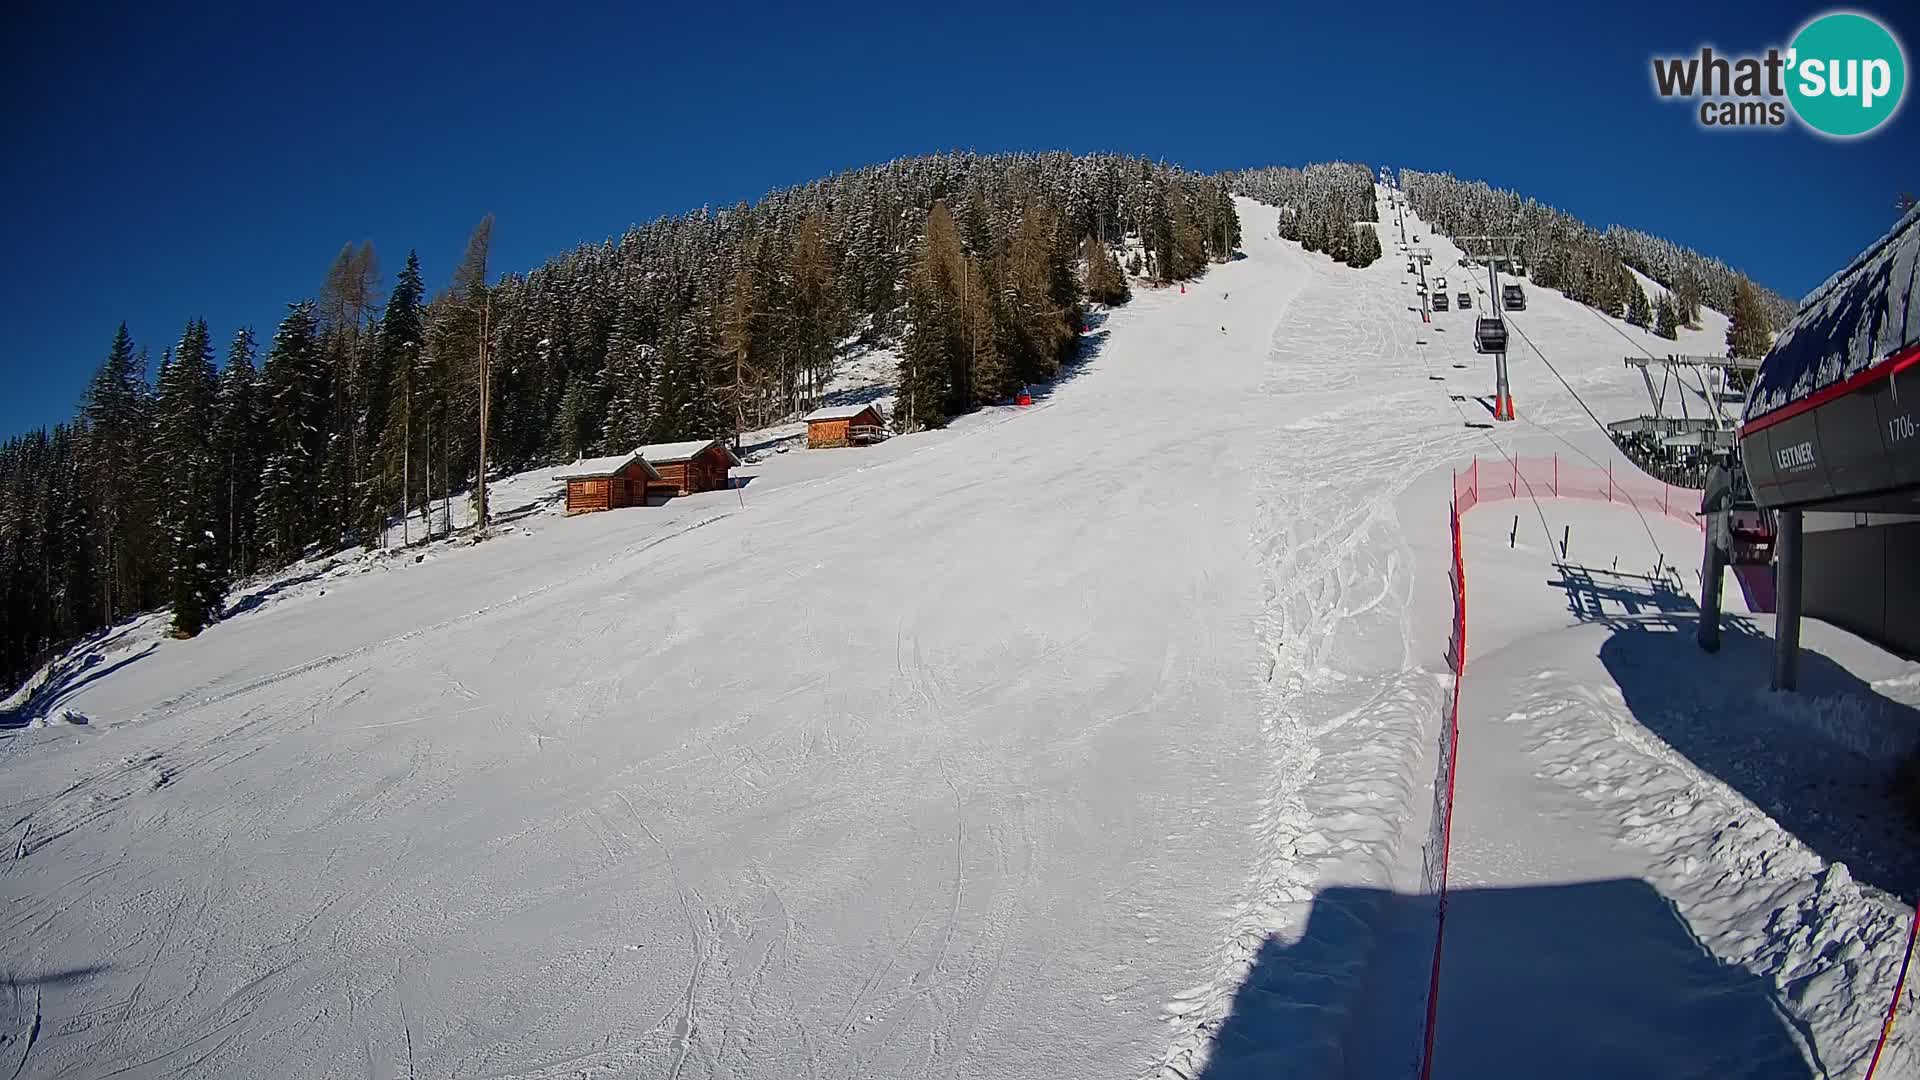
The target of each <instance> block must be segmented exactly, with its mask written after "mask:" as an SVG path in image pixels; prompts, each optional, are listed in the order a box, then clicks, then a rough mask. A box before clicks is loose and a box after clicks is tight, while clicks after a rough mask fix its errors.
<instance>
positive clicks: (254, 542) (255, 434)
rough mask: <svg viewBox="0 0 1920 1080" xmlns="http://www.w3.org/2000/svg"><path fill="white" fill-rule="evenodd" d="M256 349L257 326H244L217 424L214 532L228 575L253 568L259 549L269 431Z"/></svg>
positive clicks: (224, 382) (224, 380)
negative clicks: (264, 427)
mask: <svg viewBox="0 0 1920 1080" xmlns="http://www.w3.org/2000/svg"><path fill="white" fill-rule="evenodd" d="M254 352H255V346H254V340H253V331H252V330H251V329H248V328H244V327H243V328H242V329H241V330H240V331H239V332H238V333H236V334H234V336H233V342H232V344H230V345H229V346H227V365H226V368H225V370H223V371H222V372H221V374H220V396H219V401H218V403H217V404H216V407H215V415H214V424H213V449H214V468H215V477H216V487H215V490H214V502H215V504H216V506H215V515H214V516H215V519H216V521H217V522H218V525H217V527H216V528H215V529H214V532H215V534H216V535H218V536H219V538H220V565H221V566H222V568H223V569H224V571H225V573H226V574H227V576H228V578H229V580H231V579H234V578H239V577H244V576H246V575H248V574H251V573H252V572H253V568H254V559H255V556H256V554H257V553H258V550H259V540H258V528H257V524H256V523H257V520H258V518H257V516H256V515H257V513H258V507H257V506H256V499H257V498H258V496H259V491H260V469H261V465H262V461H261V450H262V444H263V443H264V441H265V435H264V432H263V430H262V425H261V415H260V397H259V389H258V385H257V383H258V381H259V377H260V373H259V371H258V370H257V369H256V368H255V367H254V362H253V358H254Z"/></svg>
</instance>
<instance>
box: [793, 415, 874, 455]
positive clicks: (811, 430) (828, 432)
mask: <svg viewBox="0 0 1920 1080" xmlns="http://www.w3.org/2000/svg"><path fill="white" fill-rule="evenodd" d="M804 419H805V420H806V422H807V449H809V450H817V449H821V448H823V447H831V446H865V445H866V444H868V443H877V442H879V441H880V440H881V439H884V438H886V437H887V428H886V423H887V422H886V418H885V417H883V416H881V415H880V406H878V405H831V406H828V407H827V408H824V409H815V410H814V411H812V412H810V413H808V414H807V415H806V416H805V417H804Z"/></svg>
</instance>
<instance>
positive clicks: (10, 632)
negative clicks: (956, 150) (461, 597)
mask: <svg viewBox="0 0 1920 1080" xmlns="http://www.w3.org/2000/svg"><path fill="white" fill-rule="evenodd" d="M1230 190H1231V189H1230V187H1229V185H1228V184H1227V183H1226V182H1225V181H1223V180H1221V179H1217V178H1212V177H1206V176H1201V175H1197V174H1194V173H1190V172H1187V171H1185V170H1182V169H1179V168H1177V167H1174V166H1170V165H1166V164H1163V163H1157V162H1152V161H1148V160H1145V159H1140V158H1130V157H1122V156H1114V155H1090V156H1078V157H1076V156H1071V155H1067V154H1010V155H974V154H945V155H935V156H928V157H919V158H912V159H903V160H899V161H893V162H889V163H886V164H883V165H875V166H871V167H868V168H863V169H859V170H855V171H851V172H846V173H841V174H837V175H834V176H831V177H828V178H825V179H822V180H819V181H816V182H814V183H810V184H807V185H804V186H801V187H796V188H790V189H786V190H781V191H776V192H773V193H771V194H769V195H768V196H766V197H765V198H763V199H761V200H760V201H759V202H757V203H754V204H751V205H749V204H746V203H741V204H738V205H736V206H732V207H728V208H725V209H720V210H713V209H702V210H700V211H695V212H692V213H688V214H682V215H677V216H672V217H663V218H660V219H658V220H655V221H653V222H650V223H648V224H645V225H640V226H636V227H634V228H632V229H629V230H628V231H627V232H626V233H624V234H623V235H621V236H619V237H617V238H614V239H611V240H608V241H607V242H604V243H599V244H590V245H583V246H581V247H579V248H576V249H574V250H572V251H570V252H567V253H565V254H563V255H560V256H558V257H556V258H554V259H551V260H549V261H548V262H546V263H545V264H544V265H542V266H540V267H537V268H535V269H533V270H531V271H529V272H526V273H519V274H509V275H506V276H502V277H499V278H497V279H492V278H490V276H489V267H488V257H489V248H490V239H491V228H492V222H491V219H488V220H486V221H483V222H481V223H480V225H479V226H478V227H477V228H476V229H475V231H474V234H473V236H472V239H471V240H470V241H469V244H468V247H467V250H466V252H465V254H464V256H463V257H462V258H461V259H460V260H459V262H458V263H456V264H454V266H453V268H452V273H451V274H450V275H448V276H447V277H446V278H444V279H442V280H445V281H446V284H445V286H444V287H442V288H437V289H433V288H430V287H429V285H428V272H427V271H426V269H425V268H423V266H422V264H421V261H420V260H419V258H418V257H417V256H416V255H415V254H414V253H409V254H408V255H407V256H406V258H405V259H404V260H403V261H402V262H401V266H400V269H399V271H398V272H397V273H395V274H394V275H393V276H392V278H391V280H388V278H387V277H386V275H385V274H384V273H383V271H382V268H381V265H380V260H379V258H378V256H377V255H376V253H375V251H374V249H373V247H372V245H370V244H365V243H362V244H357V245H355V244H350V245H348V246H347V247H345V248H343V249H342V251H341V252H340V254H339V256H338V258H337V259H336V260H335V261H334V263H333V265H332V266H331V267H330V268H329V269H328V270H327V272H326V274H325V275H324V277H323V278H322V280H321V281H320V283H319V287H318V288H317V289H316V291H315V294H314V295H313V296H311V297H307V298H299V299H295V300H293V302H291V303H290V304H289V305H288V308H287V311H286V314H285V315H284V317H283V318H282V319H281V320H280V322H279V324H278V326H277V327H275V328H274V330H273V332H272V334H271V336H270V337H269V338H267V340H266V341H264V342H262V341H260V340H259V339H258V338H257V337H256V335H255V333H254V332H253V331H252V330H251V329H248V328H239V329H236V330H233V331H231V336H228V337H224V338H220V339H216V332H215V331H214V330H213V329H212V328H210V327H209V326H207V324H206V323H205V322H204V321H201V320H199V319H197V318H196V319H192V320H189V321H187V322H186V324H185V327H184V329H183V330H182V331H181V333H180V334H179V336H178V337H177V338H171V337H169V338H168V339H166V340H165V342H164V344H159V345H158V348H157V352H158V357H157V360H156V358H155V356H154V353H155V352H156V343H151V342H139V341H136V340H135V339H134V337H133V335H132V334H131V333H130V332H129V330H128V328H127V327H126V326H122V327H120V329H119V331H118V332H117V333H114V334H112V335H111V344H110V345H109V346H108V348H107V353H106V357H105V359H104V361H103V362H102V363H101V364H100V366H99V369H98V371H97V372H96V373H95V375H94V376H93V379H92V381H91V383H90V384H89V386H88V388H87V391H86V394H85V397H84V400H83V401H82V402H81V404H80V406H79V408H78V410H77V412H76V414H75V416H74V417H73V419H72V420H71V421H69V422H67V423H63V424H59V425H56V426H55V427H53V428H51V429H45V430H39V431H33V432H29V433H27V434H24V435H20V436H16V437H13V438H10V439H8V440H7V441H6V442H5V443H4V444H0V582H4V588H5V591H6V603H5V605H4V608H3V609H0V683H5V684H7V685H13V684H15V683H17V682H18V681H20V680H21V679H23V678H24V677H26V676H27V675H29V674H30V673H31V672H32V671H33V670H34V669H35V667H37V666H38V665H39V664H40V663H41V662H43V661H44V659H45V658H46V657H47V656H48V655H49V654H50V653H52V652H53V651H54V650H56V649H57V648H59V647H61V646H62V645H63V644H64V643H66V642H69V641H72V640H74V639H76V638H78V637H80V636H82V635H85V634H87V633H90V632H92V631H95V630H98V629H100V628H102V627H106V626H110V625H112V624H113V623H115V622H116V621H118V620H119V619H121V618H124V617H125V616H127V615H128V614H130V613H133V612H137V611H142V610H147V609H150V608H153V607H156V606H159V605H162V604H166V605H171V607H172V610H173V620H174V627H175V632H176V633H180V634H183V635H190V634H193V633H197V632H198V631H199V630H200V629H202V628H203V627H205V626H206V625H207V624H208V623H209V622H211V621H213V620H215V619H217V618H219V617H220V614H221V612H222V610H223V608H224V605H225V602H226V594H227V592H228V590H229V588H230V586H231V584H232V583H233V582H235V581H237V580H239V579H241V578H244V577H246V576H248V575H252V574H256V573H259V572H262V571H267V570H272V569H276V568H279V567H282V566H285V565H287V564H289V563H291V562H293V561H294V560H296V559H298V558H300V557H302V556H304V555H307V554H311V553H313V552H315V551H318V550H328V549H336V548H340V547H343V546H348V545H352V544H369V545H371V544H375V543H379V542H380V541H381V539H382V538H384V536H385V535H386V527H387V525H388V523H389V522H391V521H393V520H395V519H397V518H401V517H403V516H406V515H410V514H417V513H419V512H420V511H421V510H423V509H428V510H429V521H431V520H433V518H432V517H431V510H430V509H429V508H431V507H432V506H434V505H435V504H436V503H437V504H439V505H440V506H442V507H443V508H444V507H445V505H446V503H447V502H448V501H449V500H450V499H451V498H452V497H453V493H455V492H461V491H466V490H469V489H470V488H471V487H472V485H473V481H474V479H475V477H476V475H477V472H478V469H479V462H480V438H479V435H480V431H479V416H480V408H481V400H480V398H481V387H482V386H483V385H485V386H486V387H487V416H488V430H487V455H488V461H487V464H488V472H489V473H495V472H502V471H513V470H519V469H524V468H529V467H532V466H535V465H540V464H546V463H553V462H559V461H565V460H571V459H573V458H575V457H577V456H580V455H583V454H589V453H593V452H597V451H603V450H620V449H630V448H632V447H633V446H635V445H638V444H640V443H642V442H648V441H666V440H675V439H681V438H692V437H729V438H732V437H737V435H738V433H740V432H742V431H747V430H752V429H755V428H759V427H763V426H766V425H768V424H772V423H775V422H778V421H781V420H784V419H787V418H790V417H792V416H794V415H795V414H797V413H799V412H802V411H804V410H806V409H808V408H810V407H812V406H813V405H814V404H816V403H817V402H818V401H819V400H820V398H821V395H822V393H823V391H824V387H825V386H826V384H827V382H828V381H829V380H830V379H831V378H832V376H833V373H834V370H835V366H836V364H837V363H838V362H839V360H840V359H841V358H842V356H843V355H844V353H845V352H846V350H847V349H848V348H850V347H860V346H879V345H891V346H894V347H896V348H897V351H898V355H899V357H900V360H899V373H898V375H899V387H900V397H899V405H898V407H897V408H896V410H895V413H896V415H895V422H896V423H897V424H898V425H900V426H901V427H902V428H903V429H906V430H912V429H918V428H926V427H936V426H940V425H942V424H944V423H945V422H946V421H947V419H948V418H950V417H951V416H953V415H956V414H958V413H961V412H964V411H967V410H969V409H972V408H975V407H977V406H979V405H981V404H983V403H987V402H991V401H995V400H998V399H1001V398H1003V397H1005V396H1006V395H1007V394H1009V393H1011V392H1012V391H1014V390H1016V389H1017V388H1018V387H1019V386H1021V385H1023V384H1026V383H1031V382H1035V381H1039V380H1044V379H1047V378H1049V377H1051V376H1052V375H1054V374H1055V373H1057V372H1058V371H1059V370H1060V367H1061V365H1063V364H1065V363H1067V362H1069V361H1070V360H1071V359H1072V357H1073V353H1074V349H1075V347H1076V341H1077V337H1078V334H1079V333H1080V331H1081V329H1082V327H1083V325H1084V321H1083V316H1084V309H1085V305H1086V304H1087V303H1090V302H1092V303H1118V302H1122V301H1124V300H1125V299H1126V298H1127V296H1128V292H1129V277H1130V276H1131V277H1132V278H1134V279H1141V278H1144V279H1147V280H1149V281H1161V282H1171V281H1176V280H1184V279H1186V278H1190V277H1193V276H1194V275H1196V274H1199V273H1200V272H1201V271H1202V270H1203V269H1204V268H1205V266H1206V265H1207V264H1208V263H1209V262H1210V261H1213V260H1216V259H1221V258H1224V257H1226V255H1227V254H1228V253H1230V252H1231V251H1232V250H1233V248H1234V246H1235V245H1237V244H1238V242H1239V220H1238V217H1237V215H1235V213H1234V212H1233V205H1232V198H1231V194H1230ZM105 336H107V335H106V334H104V333H103V337H105ZM483 357H484V360H483ZM483 363H484V365H485V373H486V378H485V381H484V383H483V380H482V378H481V374H482V364H483ZM451 516H452V515H451V514H450V513H446V512H445V511H444V510H443V511H442V513H441V515H440V521H441V523H442V527H444V522H445V521H447V520H448V519H450V518H451Z"/></svg>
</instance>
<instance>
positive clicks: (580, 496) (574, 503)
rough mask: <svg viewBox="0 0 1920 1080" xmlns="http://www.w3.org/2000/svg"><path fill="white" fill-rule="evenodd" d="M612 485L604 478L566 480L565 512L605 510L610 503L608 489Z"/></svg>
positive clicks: (577, 512)
mask: <svg viewBox="0 0 1920 1080" xmlns="http://www.w3.org/2000/svg"><path fill="white" fill-rule="evenodd" d="M611 488H612V485H611V484H609V483H608V482H607V480H606V479H604V478H602V479H598V480H569V481H567V513H569V514H583V513H586V512H587V511H589V510H605V509H607V508H608V507H610V506H611V505H612V502H611V499H610V495H609V492H610V489H611Z"/></svg>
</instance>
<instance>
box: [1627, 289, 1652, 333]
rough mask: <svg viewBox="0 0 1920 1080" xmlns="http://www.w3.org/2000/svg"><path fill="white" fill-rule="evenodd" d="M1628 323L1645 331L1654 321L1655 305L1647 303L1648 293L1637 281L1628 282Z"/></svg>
mask: <svg viewBox="0 0 1920 1080" xmlns="http://www.w3.org/2000/svg"><path fill="white" fill-rule="evenodd" d="M1627 321H1628V322H1629V323H1632V324H1633V325H1635V326H1638V327H1640V328H1641V329H1643V330H1644V329H1645V328H1646V327H1647V324H1648V323H1650V322H1652V321H1653V305H1652V304H1650V303H1648V302H1647V291H1646V290H1645V289H1642V288H1641V287H1640V282H1639V281H1637V280H1629V281H1628V282H1627Z"/></svg>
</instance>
